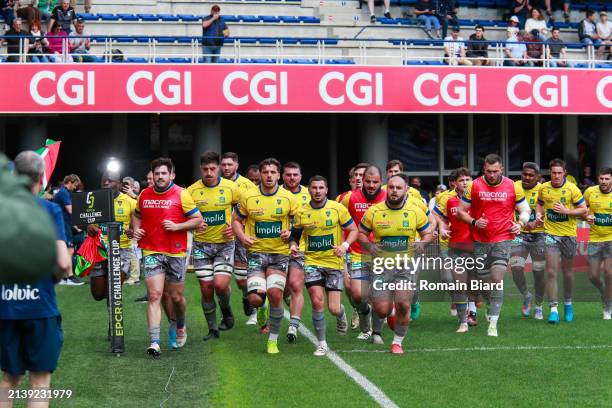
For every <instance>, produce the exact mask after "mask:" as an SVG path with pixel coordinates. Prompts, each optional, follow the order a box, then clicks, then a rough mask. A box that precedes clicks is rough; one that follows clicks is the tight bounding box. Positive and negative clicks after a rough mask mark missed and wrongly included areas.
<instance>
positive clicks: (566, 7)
mask: <svg viewBox="0 0 612 408" xmlns="http://www.w3.org/2000/svg"><path fill="white" fill-rule="evenodd" d="M558 3H562V5H563V18H564V20H565V22H566V23H569V22H570V0H558ZM529 8H537V9H540V10H546V15H547V16H548V18H549V19H550V21H551V22H554V21H555V19H554V17H553V9H552V0H529ZM525 30H526V29H525Z"/></svg>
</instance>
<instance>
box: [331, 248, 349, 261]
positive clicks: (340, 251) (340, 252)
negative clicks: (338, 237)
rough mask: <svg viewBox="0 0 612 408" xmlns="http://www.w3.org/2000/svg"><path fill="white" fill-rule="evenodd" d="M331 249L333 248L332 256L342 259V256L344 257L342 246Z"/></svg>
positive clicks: (344, 252)
mask: <svg viewBox="0 0 612 408" xmlns="http://www.w3.org/2000/svg"><path fill="white" fill-rule="evenodd" d="M332 248H334V254H335V255H336V256H337V257H338V258H342V257H344V255H346V249H345V248H344V246H343V245H334V246H333V247H332Z"/></svg>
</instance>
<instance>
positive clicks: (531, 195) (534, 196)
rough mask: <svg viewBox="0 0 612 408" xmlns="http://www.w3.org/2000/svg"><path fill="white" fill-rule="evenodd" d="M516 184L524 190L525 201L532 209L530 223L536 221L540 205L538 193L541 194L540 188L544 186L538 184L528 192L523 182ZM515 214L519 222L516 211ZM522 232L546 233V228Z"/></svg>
mask: <svg viewBox="0 0 612 408" xmlns="http://www.w3.org/2000/svg"><path fill="white" fill-rule="evenodd" d="M514 184H515V185H516V186H520V187H521V188H522V189H523V192H524V193H525V200H526V201H527V204H529V208H531V215H530V216H529V222H531V221H535V219H536V204H537V203H538V193H539V192H540V187H541V186H542V184H540V183H537V184H536V185H535V186H534V187H533V188H532V189H531V190H528V189H526V188H525V187H523V182H522V181H521V180H517V181H515V182H514ZM514 214H515V219H516V221H517V222H518V219H519V213H518V212H516V211H515V212H514ZM521 232H526V233H531V232H544V227H543V226H540V227H537V228H534V229H532V230H528V229H526V228H521Z"/></svg>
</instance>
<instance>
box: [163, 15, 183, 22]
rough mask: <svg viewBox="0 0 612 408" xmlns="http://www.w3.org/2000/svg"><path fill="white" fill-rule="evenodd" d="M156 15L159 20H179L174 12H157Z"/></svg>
mask: <svg viewBox="0 0 612 408" xmlns="http://www.w3.org/2000/svg"><path fill="white" fill-rule="evenodd" d="M157 17H158V18H159V19H160V20H161V21H179V20H180V17H179V16H175V15H174V14H158V15H157Z"/></svg>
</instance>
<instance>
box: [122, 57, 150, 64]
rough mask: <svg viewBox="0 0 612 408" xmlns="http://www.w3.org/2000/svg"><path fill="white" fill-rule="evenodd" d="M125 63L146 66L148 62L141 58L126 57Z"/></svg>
mask: <svg viewBox="0 0 612 408" xmlns="http://www.w3.org/2000/svg"><path fill="white" fill-rule="evenodd" d="M125 62H131V63H134V64H146V63H147V62H149V61H147V59H146V58H143V57H127V58H126V59H125Z"/></svg>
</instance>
